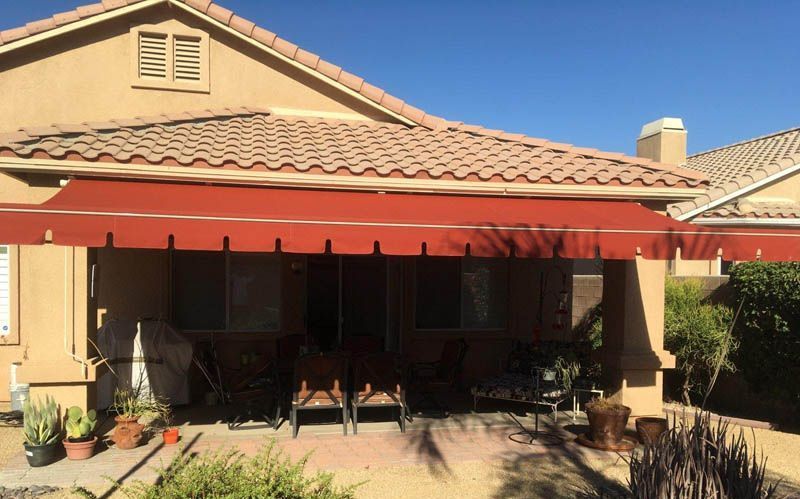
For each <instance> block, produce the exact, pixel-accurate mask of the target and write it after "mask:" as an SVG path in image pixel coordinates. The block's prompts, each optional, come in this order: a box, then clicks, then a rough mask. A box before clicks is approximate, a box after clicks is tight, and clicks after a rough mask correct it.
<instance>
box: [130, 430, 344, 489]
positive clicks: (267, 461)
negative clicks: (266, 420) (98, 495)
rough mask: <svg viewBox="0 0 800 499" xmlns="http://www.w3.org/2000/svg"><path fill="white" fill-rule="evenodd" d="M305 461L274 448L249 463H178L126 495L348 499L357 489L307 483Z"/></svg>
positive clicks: (202, 459) (232, 454)
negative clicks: (296, 460)
mask: <svg viewBox="0 0 800 499" xmlns="http://www.w3.org/2000/svg"><path fill="white" fill-rule="evenodd" d="M306 461H307V457H306V458H303V459H301V460H300V461H298V462H297V463H292V462H291V461H290V460H289V459H288V458H285V457H283V456H282V454H281V452H280V450H277V449H276V447H275V442H274V441H272V442H271V443H269V444H267V445H265V446H264V447H263V448H262V449H261V450H260V451H259V452H258V454H257V455H256V456H254V457H251V458H247V457H245V456H244V455H243V454H242V453H241V452H239V451H236V450H225V451H219V452H212V453H205V454H200V455H197V456H191V455H189V456H186V455H184V454H183V453H179V454H178V456H177V457H175V459H174V460H173V461H172V463H170V465H169V466H168V467H166V468H164V469H163V470H162V471H161V472H160V473H159V480H158V481H157V483H156V484H146V483H142V482H137V483H136V484H133V485H131V486H129V487H123V488H122V489H121V492H122V494H123V495H125V496H127V497H130V498H136V499H173V498H174V499H179V498H180V499H182V498H186V497H194V498H236V499H240V498H241V499H248V498H250V499H256V498H258V499H261V498H264V499H302V498H318V499H350V498H353V497H354V487H350V488H344V489H341V488H337V487H335V486H334V485H333V483H332V480H333V475H331V474H329V473H318V474H316V475H314V476H312V477H306V476H305V474H304V469H305V465H306Z"/></svg>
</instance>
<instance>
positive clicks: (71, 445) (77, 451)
mask: <svg viewBox="0 0 800 499" xmlns="http://www.w3.org/2000/svg"><path fill="white" fill-rule="evenodd" d="M81 440H82V441H80V442H74V441H73V442H70V440H69V439H68V438H65V439H64V441H63V442H61V443H62V444H64V449H66V451H67V458H68V459H71V460H73V461H82V460H84V459H89V458H90V457H92V456H93V455H94V446H95V444H96V443H97V437H90V438H89V439H81Z"/></svg>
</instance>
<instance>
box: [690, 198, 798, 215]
mask: <svg viewBox="0 0 800 499" xmlns="http://www.w3.org/2000/svg"><path fill="white" fill-rule="evenodd" d="M699 218H700V219H703V218H761V219H765V218H766V219H775V218H783V219H786V218H791V219H800V203H796V202H794V201H789V200H787V201H749V200H747V199H743V200H738V201H735V202H733V203H728V204H725V205H722V206H717V207H715V208H712V209H710V210H708V211H704V212H703V213H702V214H700V217H699Z"/></svg>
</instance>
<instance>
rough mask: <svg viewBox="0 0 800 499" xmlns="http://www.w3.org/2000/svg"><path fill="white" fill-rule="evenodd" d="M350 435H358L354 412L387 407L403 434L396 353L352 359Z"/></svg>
mask: <svg viewBox="0 0 800 499" xmlns="http://www.w3.org/2000/svg"><path fill="white" fill-rule="evenodd" d="M350 406H351V409H352V417H353V434H354V435H357V434H358V409H359V407H361V408H367V407H391V408H392V413H393V414H394V413H395V410H398V411H399V413H400V414H399V417H400V419H399V421H400V432H401V433H405V432H406V407H407V406H406V390H405V385H404V383H403V365H402V361H401V357H400V355H399V354H397V353H394V352H379V353H373V354H367V355H362V356H358V357H355V358H354V359H353V398H352V399H351V400H350Z"/></svg>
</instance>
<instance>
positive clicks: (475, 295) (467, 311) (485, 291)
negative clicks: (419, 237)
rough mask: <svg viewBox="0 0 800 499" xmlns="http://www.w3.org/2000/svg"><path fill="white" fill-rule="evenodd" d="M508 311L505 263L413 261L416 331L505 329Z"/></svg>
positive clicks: (483, 260) (441, 259)
mask: <svg viewBox="0 0 800 499" xmlns="http://www.w3.org/2000/svg"><path fill="white" fill-rule="evenodd" d="M507 308H508V262H507V260H504V259H494V258H471V257H468V258H447V257H421V258H418V259H417V260H416V316H415V322H416V328H417V329H504V328H505V327H506V322H507V318H506V315H507Z"/></svg>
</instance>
